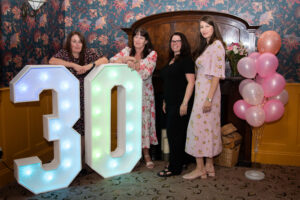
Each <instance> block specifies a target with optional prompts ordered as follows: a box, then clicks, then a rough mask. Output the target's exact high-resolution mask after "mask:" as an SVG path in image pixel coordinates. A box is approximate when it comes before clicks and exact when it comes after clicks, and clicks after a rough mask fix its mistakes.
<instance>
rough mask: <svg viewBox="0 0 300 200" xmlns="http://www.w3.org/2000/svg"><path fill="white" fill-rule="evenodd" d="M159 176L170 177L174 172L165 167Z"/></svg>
mask: <svg viewBox="0 0 300 200" xmlns="http://www.w3.org/2000/svg"><path fill="white" fill-rule="evenodd" d="M157 176H159V177H170V176H173V173H172V172H171V171H170V170H169V169H168V168H165V169H163V170H161V171H160V172H158V173H157Z"/></svg>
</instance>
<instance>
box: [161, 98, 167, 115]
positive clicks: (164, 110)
mask: <svg viewBox="0 0 300 200" xmlns="http://www.w3.org/2000/svg"><path fill="white" fill-rule="evenodd" d="M162 110H163V112H164V113H165V114H166V102H165V101H163V106H162Z"/></svg>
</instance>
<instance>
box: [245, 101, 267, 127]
mask: <svg viewBox="0 0 300 200" xmlns="http://www.w3.org/2000/svg"><path fill="white" fill-rule="evenodd" d="M245 116H246V121H247V122H248V124H250V125H251V126H253V127H260V126H261V125H263V123H264V121H265V111H264V109H262V108H261V107H260V106H252V107H250V108H248V109H247V110H246V114H245Z"/></svg>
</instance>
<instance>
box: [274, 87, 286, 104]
mask: <svg viewBox="0 0 300 200" xmlns="http://www.w3.org/2000/svg"><path fill="white" fill-rule="evenodd" d="M270 99H277V100H279V101H281V103H283V105H285V104H287V102H288V100H289V93H288V92H287V91H286V90H282V92H281V93H280V94H279V95H277V96H273V97H270Z"/></svg>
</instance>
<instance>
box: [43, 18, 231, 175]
mask: <svg viewBox="0 0 300 200" xmlns="http://www.w3.org/2000/svg"><path fill="white" fill-rule="evenodd" d="M84 41H85V40H84V38H83V36H82V35H81V34H80V33H78V32H72V33H71V34H69V36H68V38H67V43H66V47H65V48H64V49H63V50H61V51H60V52H58V53H57V54H56V55H55V56H54V57H52V58H51V59H50V61H49V63H50V64H61V65H65V66H66V67H69V68H70V70H71V71H72V72H73V73H74V74H75V75H76V76H77V77H78V78H79V80H80V82H81V83H82V82H83V78H84V75H85V73H86V72H88V71H89V70H90V69H91V68H92V67H94V66H95V65H100V64H104V63H107V59H106V58H100V57H99V56H98V55H97V54H95V53H93V52H90V51H89V50H87V49H86V46H85V42H84ZM193 56H194V59H195V61H196V68H197V75H196V88H195V91H196V92H195V93H196V94H195V99H194V98H193V91H194V84H195V69H194V65H195V64H194V63H195V62H194V61H193V58H192V55H191V50H190V45H189V43H188V41H187V39H186V37H185V36H184V35H183V34H182V33H179V32H176V33H174V34H173V35H172V36H171V37H170V40H169V61H168V64H167V66H165V67H164V68H163V69H162V72H161V77H162V79H163V81H164V84H163V86H164V102H163V111H164V113H166V117H167V118H166V119H167V120H166V122H167V136H168V141H169V146H170V160H169V165H168V166H167V167H166V168H165V169H164V170H162V171H160V172H159V173H158V176H160V177H168V176H172V175H178V174H180V173H181V171H182V166H183V164H184V161H185V159H186V155H185V152H184V149H185V150H186V152H187V153H188V154H190V155H192V156H194V157H196V162H197V166H196V168H195V169H194V170H193V171H192V172H190V173H188V174H186V175H184V176H183V178H185V179H195V178H198V177H201V178H206V177H207V175H209V176H215V172H214V166H213V157H214V156H216V155H218V154H219V153H220V152H221V151H222V144H221V130H220V103H221V102H220V101H221V94H220V86H219V79H220V78H225V44H224V42H223V40H222V37H221V35H220V32H219V30H218V27H217V25H216V23H215V22H214V21H213V19H212V18H211V17H209V16H204V17H202V18H201V19H200V43H199V46H198V48H197V49H196V51H195V52H194V55H193ZM99 58H100V59H99ZM156 60H157V53H156V52H155V51H154V50H153V47H152V43H151V40H150V37H149V34H148V32H147V31H145V30H144V29H137V30H135V32H134V34H133V39H132V48H129V47H126V48H124V49H123V50H121V52H119V53H118V54H116V55H115V56H114V57H112V58H111V59H110V61H111V62H115V63H125V64H128V66H129V67H130V68H132V69H133V70H136V71H137V72H138V73H139V74H140V76H141V78H142V79H143V100H142V105H143V108H142V111H143V112H142V148H143V155H144V159H145V161H146V166H147V167H148V168H153V167H154V163H153V162H152V161H151V157H150V155H149V148H150V144H157V143H158V142H157V137H156V130H155V106H154V92H153V85H152V73H153V71H154V69H155V66H156ZM81 74H83V75H81ZM82 87H83V86H82V85H81V88H82ZM81 90H82V89H81ZM81 95H83V92H82V91H81ZM193 99H194V105H193V106H192V104H193V103H192V102H193ZM81 108H82V110H81V114H83V108H84V107H83V96H81ZM192 108H193V109H192ZM191 111H192V113H191ZM190 113H191V117H190ZM80 126H81V128H83V127H84V126H83V125H82V124H80ZM204 158H206V163H205V165H204Z"/></svg>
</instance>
